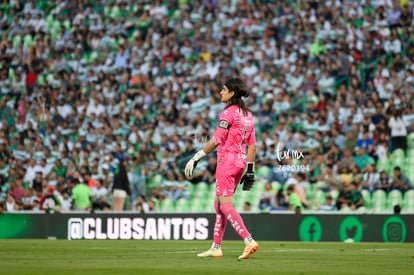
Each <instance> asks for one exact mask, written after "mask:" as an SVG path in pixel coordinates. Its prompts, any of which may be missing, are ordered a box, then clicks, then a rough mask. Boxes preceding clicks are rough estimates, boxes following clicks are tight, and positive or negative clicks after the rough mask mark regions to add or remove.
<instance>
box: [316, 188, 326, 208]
mask: <svg viewBox="0 0 414 275" xmlns="http://www.w3.org/2000/svg"><path fill="white" fill-rule="evenodd" d="M325 200H326V194H325V192H323V191H322V190H318V191H316V196H315V202H316V203H319V205H322V204H324V203H325Z"/></svg>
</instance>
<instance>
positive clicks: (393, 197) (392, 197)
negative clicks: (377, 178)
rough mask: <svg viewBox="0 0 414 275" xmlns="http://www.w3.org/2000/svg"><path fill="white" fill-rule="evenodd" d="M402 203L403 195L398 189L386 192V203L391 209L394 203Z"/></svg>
mask: <svg viewBox="0 0 414 275" xmlns="http://www.w3.org/2000/svg"><path fill="white" fill-rule="evenodd" d="M402 203H403V196H402V194H401V192H400V190H392V191H390V192H389V193H388V198H387V205H388V208H389V209H390V210H392V209H393V207H394V205H397V204H399V205H402Z"/></svg>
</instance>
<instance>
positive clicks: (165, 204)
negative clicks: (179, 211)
mask: <svg viewBox="0 0 414 275" xmlns="http://www.w3.org/2000/svg"><path fill="white" fill-rule="evenodd" d="M160 205H161V211H162V212H175V206H174V202H173V200H171V199H164V200H163V201H162V202H161V204H160Z"/></svg>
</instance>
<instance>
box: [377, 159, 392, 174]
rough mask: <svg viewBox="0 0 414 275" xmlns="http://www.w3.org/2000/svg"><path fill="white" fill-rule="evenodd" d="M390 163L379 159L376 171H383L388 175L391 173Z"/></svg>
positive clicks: (387, 160)
mask: <svg viewBox="0 0 414 275" xmlns="http://www.w3.org/2000/svg"><path fill="white" fill-rule="evenodd" d="M391 166H392V165H391V161H390V160H389V159H388V158H386V159H379V160H378V161H377V164H376V169H377V171H378V172H381V171H385V172H387V173H389V172H390V171H391Z"/></svg>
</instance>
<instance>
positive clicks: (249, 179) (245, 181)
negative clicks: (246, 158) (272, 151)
mask: <svg viewBox="0 0 414 275" xmlns="http://www.w3.org/2000/svg"><path fill="white" fill-rule="evenodd" d="M253 170H254V162H249V163H247V170H246V173H245V174H244V175H243V177H242V178H241V180H240V184H242V185H243V190H244V191H248V190H250V189H252V187H253V185H254V181H255V180H254V171H253Z"/></svg>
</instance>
